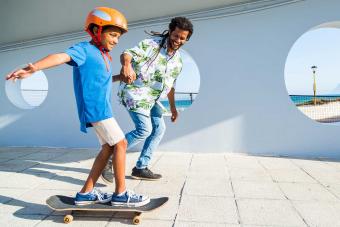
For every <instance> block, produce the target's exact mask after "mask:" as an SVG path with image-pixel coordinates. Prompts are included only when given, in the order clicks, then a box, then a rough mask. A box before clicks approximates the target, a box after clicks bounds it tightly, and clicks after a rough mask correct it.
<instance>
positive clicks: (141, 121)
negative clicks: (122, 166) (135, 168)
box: [125, 111, 152, 150]
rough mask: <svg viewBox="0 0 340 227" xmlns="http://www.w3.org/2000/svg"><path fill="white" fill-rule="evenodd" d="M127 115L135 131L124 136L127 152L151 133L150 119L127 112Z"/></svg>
mask: <svg viewBox="0 0 340 227" xmlns="http://www.w3.org/2000/svg"><path fill="white" fill-rule="evenodd" d="M129 114H130V117H131V120H132V121H133V123H134V124H135V129H134V130H132V131H130V132H128V133H126V134H125V138H126V140H127V142H128V147H127V149H128V150H129V149H130V148H132V147H134V146H136V145H137V144H138V143H140V142H142V141H144V140H145V139H146V138H147V137H148V136H149V135H150V134H151V132H152V124H151V118H150V117H148V116H145V115H143V114H140V113H136V112H132V111H129Z"/></svg>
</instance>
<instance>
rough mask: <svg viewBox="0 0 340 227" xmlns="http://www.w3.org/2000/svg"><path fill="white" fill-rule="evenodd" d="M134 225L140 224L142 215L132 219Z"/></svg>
mask: <svg viewBox="0 0 340 227" xmlns="http://www.w3.org/2000/svg"><path fill="white" fill-rule="evenodd" d="M132 222H133V224H134V225H139V224H140V216H135V217H134V218H133V220H132Z"/></svg>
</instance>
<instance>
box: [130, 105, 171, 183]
mask: <svg viewBox="0 0 340 227" xmlns="http://www.w3.org/2000/svg"><path fill="white" fill-rule="evenodd" d="M150 115H151V116H150V118H151V124H152V132H151V134H150V136H148V138H147V139H146V140H145V143H144V146H143V149H142V152H141V154H140V156H139V158H138V161H137V163H136V167H135V168H134V169H133V170H132V177H134V178H137V179H146V180H157V179H160V178H161V177H162V176H161V175H160V174H154V173H152V171H151V170H149V169H148V168H147V167H148V165H149V162H150V160H151V158H152V154H153V152H154V150H155V149H157V147H158V145H159V143H160V141H161V140H162V138H163V136H164V133H165V129H166V126H165V122H164V119H163V116H162V110H161V109H160V107H159V106H158V105H157V104H156V105H155V106H154V107H153V108H152V109H151V114H150Z"/></svg>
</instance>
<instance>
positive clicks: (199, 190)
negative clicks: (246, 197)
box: [183, 177, 234, 197]
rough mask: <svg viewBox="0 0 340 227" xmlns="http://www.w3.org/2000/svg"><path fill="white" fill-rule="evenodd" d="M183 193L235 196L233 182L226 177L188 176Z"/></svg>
mask: <svg viewBox="0 0 340 227" xmlns="http://www.w3.org/2000/svg"><path fill="white" fill-rule="evenodd" d="M183 193H184V194H188V195H199V196H226V197H233V196H234V193H233V190H232V188H231V182H230V181H229V179H227V178H225V177H224V178H223V177H220V178H213V177H204V178H203V177H202V178H187V180H186V182H185V187H184V191H183Z"/></svg>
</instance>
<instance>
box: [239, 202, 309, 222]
mask: <svg viewBox="0 0 340 227" xmlns="http://www.w3.org/2000/svg"><path fill="white" fill-rule="evenodd" d="M237 204H238V208H239V212H240V217H241V224H245V225H261V226H282V225H283V223H284V226H306V225H305V223H304V222H303V220H302V218H301V217H300V216H299V214H298V213H297V212H296V210H295V209H294V207H293V206H292V205H291V204H290V202H289V201H287V200H267V199H238V200H237Z"/></svg>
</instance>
